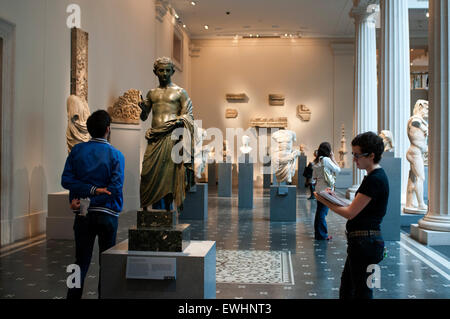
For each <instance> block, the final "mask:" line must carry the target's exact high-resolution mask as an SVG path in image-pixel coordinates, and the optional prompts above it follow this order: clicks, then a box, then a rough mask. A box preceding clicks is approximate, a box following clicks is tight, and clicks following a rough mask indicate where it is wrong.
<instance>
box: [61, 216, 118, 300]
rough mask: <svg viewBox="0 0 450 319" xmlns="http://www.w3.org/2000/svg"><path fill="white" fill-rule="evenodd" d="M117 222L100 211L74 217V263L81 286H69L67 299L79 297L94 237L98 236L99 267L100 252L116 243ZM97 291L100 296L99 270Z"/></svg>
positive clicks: (113, 217) (90, 256)
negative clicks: (78, 268) (79, 275)
mask: <svg viewBox="0 0 450 319" xmlns="http://www.w3.org/2000/svg"><path fill="white" fill-rule="evenodd" d="M118 222H119V218H118V217H116V216H112V215H109V214H106V213H101V212H95V213H88V214H87V215H86V216H80V215H77V216H76V217H75V222H74V225H73V230H74V232H75V264H77V265H78V266H80V271H81V288H69V289H68V291H67V299H81V296H82V294H83V286H84V279H85V278H86V274H87V272H88V269H89V265H90V264H91V258H92V250H93V248H94V243H95V237H96V236H98V246H99V264H100V267H101V254H102V252H104V251H105V250H108V249H109V248H111V247H113V246H114V245H115V244H116V235H117V226H118ZM98 293H99V297H100V272H99V277H98Z"/></svg>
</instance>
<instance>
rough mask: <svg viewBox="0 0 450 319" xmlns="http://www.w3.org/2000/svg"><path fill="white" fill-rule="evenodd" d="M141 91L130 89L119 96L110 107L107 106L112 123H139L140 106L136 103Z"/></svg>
mask: <svg viewBox="0 0 450 319" xmlns="http://www.w3.org/2000/svg"><path fill="white" fill-rule="evenodd" d="M140 96H141V92H140V91H138V90H135V89H130V90H128V91H127V92H125V94H124V95H122V96H121V97H119V99H118V100H117V102H116V103H114V105H113V106H112V107H109V108H108V113H109V114H110V115H111V118H112V122H113V123H123V124H139V117H140V115H141V108H140V107H139V105H138V103H139V101H140V99H141V98H140Z"/></svg>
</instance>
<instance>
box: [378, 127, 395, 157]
mask: <svg viewBox="0 0 450 319" xmlns="http://www.w3.org/2000/svg"><path fill="white" fill-rule="evenodd" d="M380 137H381V138H382V139H383V143H384V151H385V152H393V151H394V136H393V135H392V132H391V131H388V130H383V131H381V133H380Z"/></svg>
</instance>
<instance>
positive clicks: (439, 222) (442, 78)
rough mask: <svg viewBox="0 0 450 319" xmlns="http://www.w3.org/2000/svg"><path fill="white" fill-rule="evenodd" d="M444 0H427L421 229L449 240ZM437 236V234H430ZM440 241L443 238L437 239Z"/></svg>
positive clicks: (448, 31)
mask: <svg viewBox="0 0 450 319" xmlns="http://www.w3.org/2000/svg"><path fill="white" fill-rule="evenodd" d="M449 7H450V4H449V2H448V0H430V2H429V13H430V18H429V19H430V20H429V30H428V32H429V36H428V47H429V52H430V53H429V56H430V65H429V75H430V91H429V100H430V101H429V118H428V121H429V136H428V144H429V158H428V162H429V169H428V180H429V182H430V184H429V191H428V200H429V202H428V212H427V214H426V216H425V217H424V218H423V219H421V220H420V221H419V227H420V228H421V229H427V230H432V231H439V232H445V233H442V234H440V236H441V237H445V238H446V240H445V242H446V243H447V244H449V243H450V214H449V208H450V196H449V195H450V194H449V191H450V181H449V174H450V162H449V148H450V128H449V120H450V108H449V105H450V88H449V83H450V61H449V54H450V45H449V44H450V18H449ZM434 235H435V236H436V235H437V236H439V234H434ZM441 242H444V241H441Z"/></svg>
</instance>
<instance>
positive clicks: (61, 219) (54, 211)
mask: <svg viewBox="0 0 450 319" xmlns="http://www.w3.org/2000/svg"><path fill="white" fill-rule="evenodd" d="M47 206H48V213H47V221H46V222H47V239H70V240H74V239H75V238H74V234H73V222H74V219H75V215H74V213H73V212H72V210H71V209H70V202H69V191H64V192H59V193H51V194H48V202H47Z"/></svg>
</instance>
